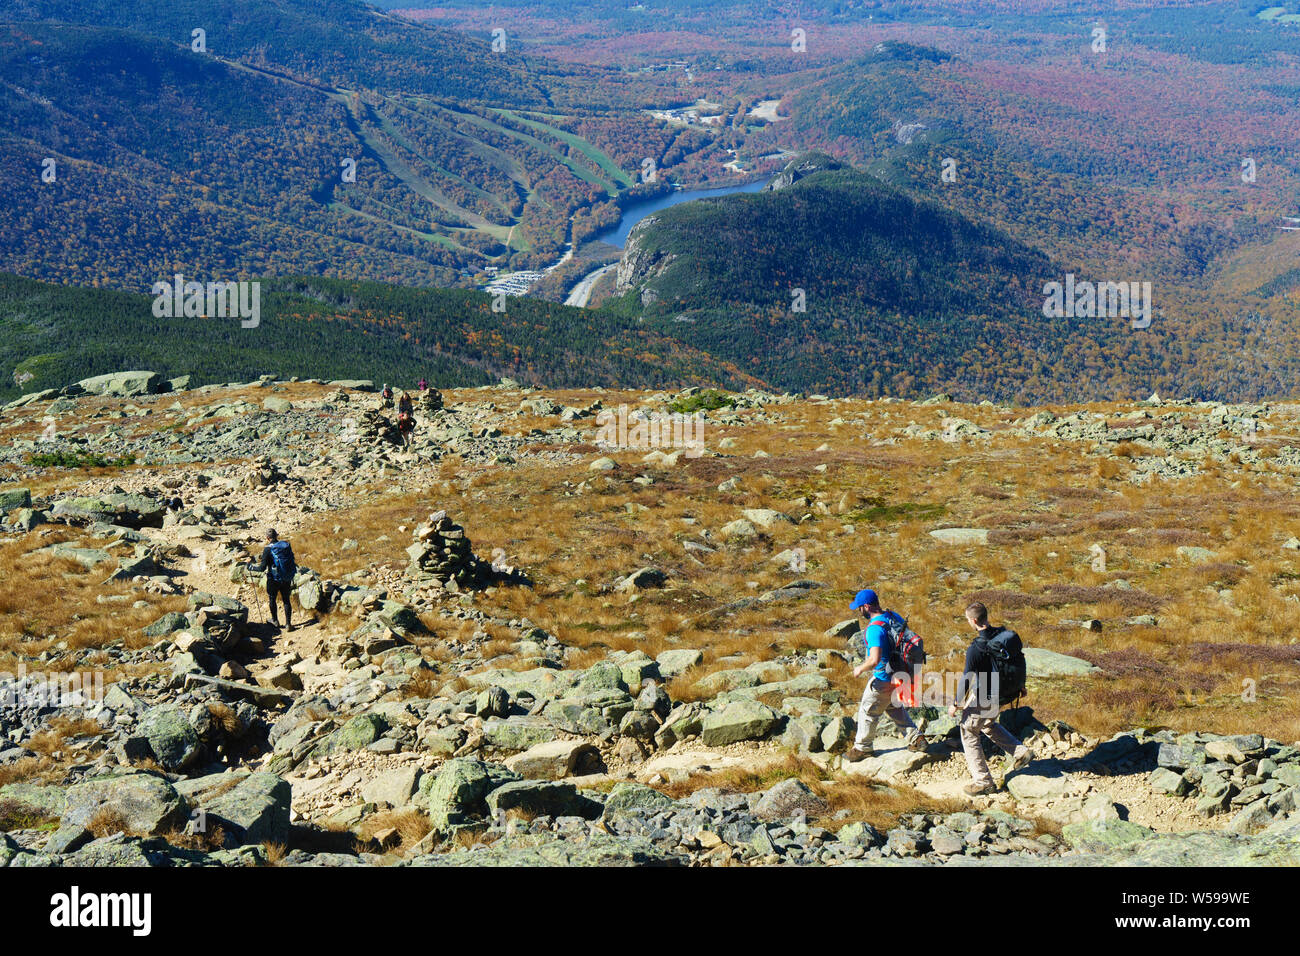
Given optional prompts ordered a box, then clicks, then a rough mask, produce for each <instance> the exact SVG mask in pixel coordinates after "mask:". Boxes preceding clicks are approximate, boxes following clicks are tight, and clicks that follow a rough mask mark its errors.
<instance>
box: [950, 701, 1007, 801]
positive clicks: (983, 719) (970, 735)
mask: <svg viewBox="0 0 1300 956" xmlns="http://www.w3.org/2000/svg"><path fill="white" fill-rule="evenodd" d="M998 710H999V708H998V706H997V704H994V705H992V706H991V707H980V706H979V705H978V704H971V705H970V706H968V707H966V708H965V709H964V710H963V711H962V712H961V749H962V752H963V753H965V754H966V767H967V769H968V770H970V775H971V779H972V780H974V781H975V783H976V784H978V785H979V786H981V787H991V786H993V775H992V774H990V773H989V763H988V761H987V760H985V759H984V751H983V749H982V748H981V747H980V737H981V736H984V737H987V738H988V739H989V740H991V741H993V742H994V743H995V744H997V745H998V746H999V747H1001V748H1002V749H1003V750H1005V751H1006V752H1007V753H1009V754H1014V753H1015V752H1016V749H1017V748H1018V747H1020V746H1022V744H1021V743H1020V741H1019V740H1017V739H1016V738H1015V735H1014V734H1012V733H1011V732H1010V731H1009V730H1007V729H1006V728H1005V727H1003V726H1002V725H1001V724H999V723H998Z"/></svg>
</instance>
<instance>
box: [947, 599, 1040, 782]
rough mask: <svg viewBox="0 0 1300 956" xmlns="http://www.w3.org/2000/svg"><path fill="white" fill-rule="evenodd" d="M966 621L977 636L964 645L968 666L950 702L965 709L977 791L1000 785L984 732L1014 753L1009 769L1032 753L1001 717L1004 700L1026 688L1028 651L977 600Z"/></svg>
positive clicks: (964, 730)
mask: <svg viewBox="0 0 1300 956" xmlns="http://www.w3.org/2000/svg"><path fill="white" fill-rule="evenodd" d="M966 622H967V623H968V624H969V625H970V626H971V627H972V628H974V630H975V639H974V640H973V641H971V644H970V647H969V648H967V650H966V667H965V672H964V673H963V674H962V676H961V681H960V682H959V683H958V685H957V700H956V701H954V702H953V703H952V704H951V705H950V706H949V707H948V713H949V714H950V715H951V716H953V717H955V716H957V712H958V710H960V711H961V747H962V750H963V751H964V752H965V754H966V767H967V769H969V770H970V775H971V782H970V783H968V784H966V786H965V788H964V789H965V791H966V793H967V794H968V795H969V796H972V797H978V796H983V795H985V794H989V793H993V792H995V791H996V790H997V789H998V788H997V787H996V786H995V785H994V783H993V776H992V775H991V774H990V773H989V764H988V761H987V760H985V759H984V751H983V749H982V748H981V747H980V737H981V736H984V737H988V738H989V740H991V741H993V742H994V743H995V744H997V745H998V746H999V747H1001V748H1002V749H1003V750H1005V751H1006V752H1007V753H1008V754H1010V755H1011V767H1010V770H1008V771H1007V772H1008V773H1009V772H1010V771H1011V770H1019V769H1020V768H1021V767H1023V766H1025V765H1026V764H1028V763H1029V762H1030V761H1031V760H1033V759H1034V752H1033V751H1032V750H1030V749H1029V748H1028V747H1026V746H1025V745H1024V744H1023V743H1021V742H1020V741H1019V740H1017V739H1016V737H1015V735H1013V734H1012V733H1011V732H1010V731H1009V730H1007V729H1006V728H1005V727H1003V726H1002V725H1001V724H1000V723H998V711H1000V710H1001V709H1002V705H1003V704H1007V703H1010V702H1012V701H1014V700H1015V699H1016V698H1017V697H1019V696H1020V695H1021V694H1022V693H1023V692H1024V689H1025V654H1024V650H1023V649H1022V647H1021V644H1020V636H1019V635H1018V634H1016V632H1015V631H1013V630H1011V629H1010V628H1006V627H992V626H990V624H989V611H988V608H986V607H985V606H984V605H983V604H980V603H979V602H978V601H975V602H973V603H972V604H970V606H968V607H967V608H966Z"/></svg>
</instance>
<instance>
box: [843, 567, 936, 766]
mask: <svg viewBox="0 0 1300 956" xmlns="http://www.w3.org/2000/svg"><path fill="white" fill-rule="evenodd" d="M849 607H850V608H851V609H852V610H854V611H857V612H858V613H859V614H861V615H862V617H863V618H864V620H865V622H866V626H865V627H864V628H863V630H864V634H863V645H864V648H865V652H866V660H865V661H863V662H862V663H861V664H859V665H858V666H857V667H855V668H853V676H854V677H861V676H862V675H863V674H865V673H867V672H868V671H870V672H871V677H870V678H869V679H868V680H867V686H866V688H865V689H864V690H863V691H862V702H861V703H860V704H859V705H858V716H857V725H858V732H857V736H856V737H855V738H854V741H853V747H852V749H851V750H849V752H848V753H846V754H845V755H844V759H845V760H848V761H851V762H852V761H857V760H863V759H865V758H867V757H871V756H874V754H875V745H874V741H875V739H876V725H877V724H878V723H879V722H880V715H881V714H884V713H888V714H889V716H890V719H892V720H893V721H894V723H895V724H897V725H898V726H899V727H900V728H901V729H902V730H903V731H904V734H905V740H906V741H907V746H908V748H909V749H911V750H918V751H920V750H924V749H925V747H926V744H927V741H926V739H925V738H924V737H923V736H921V732H920V730H918V729H917V726H916V724H915V723H913V722H912V718H911V716H910V715H909V714H908V712H907V709H906V708H905V707H903V706H902V705H901V704H899V703H897V702H895V700H894V695H895V688H896V687H897V686H900V685H901V684H904V683H910V682H911V681H912V680H913V678H914V677H915V673H916V671H917V670H919V668H920V666H921V664H922V663H924V661H925V652H924V650H923V649H922V647H921V639H920V638H919V637H917V636H916V634H915V633H914V632H913V631H912V629H911V628H909V627H908V626H907V621H906V619H904V618H903V617H901V616H900V615H898V614H895V613H894V612H893V611H887V610H885V609H884V608H882V607H881V606H880V599H879V598H878V597H877V596H876V592H875V591H873V590H872V589H871V588H863V589H862V590H861V591H859V592H858V593H857V595H856V596H855V597H854V598H853V603H852V604H851V605H849Z"/></svg>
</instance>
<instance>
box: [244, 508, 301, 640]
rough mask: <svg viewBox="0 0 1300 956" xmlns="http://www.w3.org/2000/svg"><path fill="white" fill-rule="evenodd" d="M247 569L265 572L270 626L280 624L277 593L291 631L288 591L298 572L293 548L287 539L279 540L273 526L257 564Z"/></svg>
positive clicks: (291, 610)
mask: <svg viewBox="0 0 1300 956" xmlns="http://www.w3.org/2000/svg"><path fill="white" fill-rule="evenodd" d="M249 570H250V571H257V572H262V571H265V572H266V598H267V601H269V602H270V605H271V624H272V626H274V627H276V628H278V627H279V626H280V621H279V618H278V617H277V616H276V613H275V598H276V596H277V595H279V596H280V597H281V598H283V599H284V626H285V629H286V630H290V631H292V630H293V607H292V605H290V603H289V591H290V590H291V589H292V588H293V578H294V575H295V574H297V573H298V565H297V564H296V563H295V562H294V559H293V548H292V547H290V545H289V542H288V541H281V540H280V537H279V535H277V534H276V533H275V529H274V528H270V529H268V530H267V532H266V547H265V548H263V549H262V557H261V559H260V560H259V561H258V563H257V564H250V565H249Z"/></svg>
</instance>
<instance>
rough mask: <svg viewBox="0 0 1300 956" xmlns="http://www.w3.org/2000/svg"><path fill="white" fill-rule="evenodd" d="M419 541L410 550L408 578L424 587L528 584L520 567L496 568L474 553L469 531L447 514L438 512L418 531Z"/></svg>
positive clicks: (475, 588)
mask: <svg viewBox="0 0 1300 956" xmlns="http://www.w3.org/2000/svg"><path fill="white" fill-rule="evenodd" d="M414 537H415V541H414V542H413V543H412V544H411V546H410V547H409V548H407V549H406V553H407V555H409V556H410V559H411V563H410V564H409V565H408V566H407V569H406V573H407V575H408V577H410V578H413V579H414V580H415V581H417V582H418V583H419V584H421V585H429V584H432V585H436V586H438V587H441V588H444V589H446V590H449V591H460V590H470V591H473V590H481V589H482V588H485V587H488V586H489V585H491V584H493V583H526V582H527V578H526V576H525V575H524V574H523V573H522V572H521V571H519V570H518V569H516V568H513V567H509V566H505V565H500V564H498V565H492V564H488V563H487V562H485V561H483V560H482V559H480V558H479V557H477V556H476V555H475V554H474V550H473V548H472V546H471V545H470V540H469V536H468V535H466V534H465V529H464V528H462V527H461V526H460V525H458V524H456V522H454V521H453V520H452V519H451V518H450V517H449V516H448V515H447V512H445V511H435V512H433V513H432V514H431V515H429V519H428V520H427V521H426V522H425V523H424V524H422V525H420V526H419V527H417V528H416V529H415V535H414Z"/></svg>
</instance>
